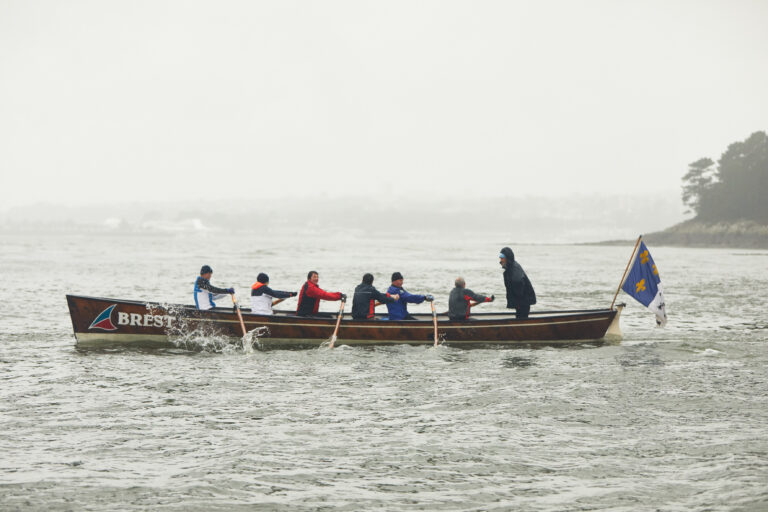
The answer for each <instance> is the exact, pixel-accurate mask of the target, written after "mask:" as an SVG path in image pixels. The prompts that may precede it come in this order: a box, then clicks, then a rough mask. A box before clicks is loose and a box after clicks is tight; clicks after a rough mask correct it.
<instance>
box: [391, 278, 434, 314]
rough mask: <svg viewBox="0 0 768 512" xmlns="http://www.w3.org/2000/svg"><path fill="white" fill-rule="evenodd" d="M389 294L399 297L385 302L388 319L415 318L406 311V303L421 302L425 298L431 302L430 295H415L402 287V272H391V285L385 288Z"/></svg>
mask: <svg viewBox="0 0 768 512" xmlns="http://www.w3.org/2000/svg"><path fill="white" fill-rule="evenodd" d="M387 293H388V294H389V295H399V296H400V298H399V299H398V300H396V301H395V302H390V303H388V304H387V309H388V310H389V319H390V320H416V319H415V318H414V317H412V316H411V315H410V314H409V313H408V303H409V302H410V303H411V304H421V303H422V302H424V301H425V300H426V301H428V302H431V301H432V300H433V297H432V296H431V295H417V294H415V293H408V292H407V291H405V289H404V288H403V274H401V273H400V272H395V273H394V274H392V286H390V287H389V289H388V290H387Z"/></svg>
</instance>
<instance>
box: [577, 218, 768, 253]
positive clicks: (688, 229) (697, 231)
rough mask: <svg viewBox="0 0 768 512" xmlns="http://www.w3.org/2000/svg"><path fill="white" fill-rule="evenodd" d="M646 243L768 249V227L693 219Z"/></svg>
mask: <svg viewBox="0 0 768 512" xmlns="http://www.w3.org/2000/svg"><path fill="white" fill-rule="evenodd" d="M643 240H644V241H646V242H649V243H652V244H654V245H667V246H671V247H728V248H731V249H768V225H765V224H758V223H756V222H753V221H747V220H742V221H737V222H702V221H699V220H696V219H691V220H687V221H685V222H681V223H680V224H675V225H674V226H672V227H669V228H667V229H665V230H663V231H657V232H655V233H649V234H647V235H644V236H643ZM633 243H634V240H605V241H602V242H594V243H585V244H583V245H628V244H630V245H631V244H633Z"/></svg>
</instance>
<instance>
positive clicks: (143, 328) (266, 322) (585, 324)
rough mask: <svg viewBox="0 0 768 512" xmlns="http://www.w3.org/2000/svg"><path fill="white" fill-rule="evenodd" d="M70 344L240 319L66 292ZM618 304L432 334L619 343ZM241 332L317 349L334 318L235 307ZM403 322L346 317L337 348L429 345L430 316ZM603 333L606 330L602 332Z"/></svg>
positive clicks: (458, 339) (166, 333)
mask: <svg viewBox="0 0 768 512" xmlns="http://www.w3.org/2000/svg"><path fill="white" fill-rule="evenodd" d="M67 303H68V305H69V313H70V317H71V319H72V327H73V329H74V333H75V338H76V340H77V345H78V346H82V347H87V346H111V345H125V344H129V345H141V346H167V347H174V346H178V345H177V343H174V341H175V340H178V339H183V338H184V336H185V335H188V334H189V333H193V332H197V333H200V334H202V335H211V336H224V337H229V338H241V337H242V335H243V332H242V328H241V326H240V321H239V320H238V318H237V315H236V314H235V312H234V311H233V309H232V308H231V307H230V308H215V309H213V310H208V311H198V310H197V309H195V307H194V306H187V305H178V304H159V303H148V302H140V301H130V300H119V299H109V298H98V297H83V296H77V295H67ZM620 310H621V308H619V309H618V310H617V309H613V310H611V309H594V310H574V311H557V312H538V313H537V312H532V313H531V317H530V318H528V319H525V320H517V319H515V318H514V315H510V314H508V313H485V314H476V315H473V317H472V319H471V320H470V321H468V322H451V321H449V320H448V318H447V317H446V316H444V315H440V316H439V317H438V333H439V336H440V339H441V340H442V342H444V343H445V344H447V345H450V346H463V345H529V344H546V345H555V344H567V343H580V342H596V341H618V340H619V339H620V336H621V331H620V330H619V328H618V319H619V313H620ZM241 311H242V315H243V320H244V322H245V327H246V330H248V331H250V330H252V329H256V328H258V327H266V328H267V329H268V332H267V333H265V334H264V335H263V336H261V337H260V338H259V343H260V345H261V346H262V347H263V348H281V347H282V348H289V347H295V348H299V347H317V346H320V345H322V344H323V343H325V342H326V341H327V340H328V339H329V337H330V336H331V334H332V333H333V329H334V326H335V323H336V317H335V315H331V316H329V317H327V318H321V317H299V316H296V315H295V314H293V312H286V311H278V312H276V314H275V315H272V316H265V315H253V314H251V313H250V310H248V309H242V310H241ZM414 316H415V317H416V318H417V319H418V320H410V321H375V320H371V321H358V320H352V319H351V318H350V317H345V318H344V319H343V320H342V322H341V327H340V328H339V333H338V340H337V342H336V344H337V345H398V344H408V345H431V344H433V343H434V328H433V324H432V316H431V315H429V314H426V315H419V314H417V315H414ZM606 333H608V335H606Z"/></svg>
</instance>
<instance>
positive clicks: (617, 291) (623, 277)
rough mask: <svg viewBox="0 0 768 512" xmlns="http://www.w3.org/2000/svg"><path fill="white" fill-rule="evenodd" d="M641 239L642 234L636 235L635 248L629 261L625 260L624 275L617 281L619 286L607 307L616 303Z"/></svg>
mask: <svg viewBox="0 0 768 512" xmlns="http://www.w3.org/2000/svg"><path fill="white" fill-rule="evenodd" d="M642 239H643V235H640V236H639V237H637V242H635V248H634V249H632V256H630V257H629V261H628V262H627V268H625V269H624V275H622V276H621V281H620V282H619V287H618V288H616V294H614V296H613V300H612V301H611V307H610V308H609V309H613V305H614V304H616V297H618V296H619V292H620V291H621V287H622V285H623V284H624V279H626V277H627V272H629V266H630V265H631V264H632V261H633V260H634V259H635V253H636V252H637V247H638V246H639V245H640V240H642Z"/></svg>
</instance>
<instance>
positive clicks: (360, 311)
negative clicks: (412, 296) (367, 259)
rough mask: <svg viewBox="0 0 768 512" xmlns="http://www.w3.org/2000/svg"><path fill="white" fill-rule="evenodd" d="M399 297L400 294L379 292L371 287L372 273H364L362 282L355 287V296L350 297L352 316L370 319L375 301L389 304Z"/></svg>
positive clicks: (359, 318)
mask: <svg viewBox="0 0 768 512" xmlns="http://www.w3.org/2000/svg"><path fill="white" fill-rule="evenodd" d="M399 299H400V295H398V294H396V293H395V294H392V295H390V294H389V293H381V292H380V291H379V290H377V289H376V288H374V287H373V274H365V275H364V276H363V282H362V283H360V284H359V285H357V288H355V296H354V297H353V298H352V318H354V319H355V320H370V319H371V318H373V317H374V315H375V311H374V308H375V307H376V301H379V302H381V303H382V304H389V303H391V302H395V301H397V300H399Z"/></svg>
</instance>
